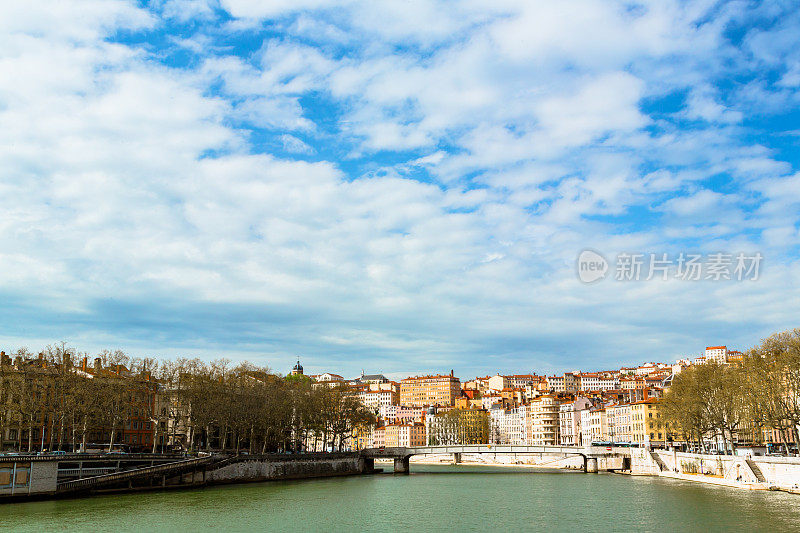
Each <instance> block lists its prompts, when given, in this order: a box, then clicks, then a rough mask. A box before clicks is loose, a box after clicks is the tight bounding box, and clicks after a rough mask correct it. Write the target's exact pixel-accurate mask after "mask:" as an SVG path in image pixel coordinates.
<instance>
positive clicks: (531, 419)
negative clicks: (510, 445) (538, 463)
mask: <svg viewBox="0 0 800 533" xmlns="http://www.w3.org/2000/svg"><path fill="white" fill-rule="evenodd" d="M560 403H561V402H559V401H558V400H557V399H556V397H555V396H553V395H552V394H545V395H543V396H539V397H538V398H535V399H533V400H531V401H530V403H529V404H528V406H527V407H528V408H527V409H526V410H525V432H526V437H527V442H528V444H532V445H544V446H547V445H549V446H555V445H557V444H558V442H559V439H558V428H559V420H558V418H559V416H558V415H559V406H560Z"/></svg>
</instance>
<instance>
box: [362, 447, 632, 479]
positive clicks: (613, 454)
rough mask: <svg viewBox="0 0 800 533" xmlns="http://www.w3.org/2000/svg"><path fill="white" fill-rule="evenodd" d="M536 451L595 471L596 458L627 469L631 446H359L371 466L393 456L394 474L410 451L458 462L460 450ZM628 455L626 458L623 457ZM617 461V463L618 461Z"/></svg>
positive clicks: (405, 470) (405, 462)
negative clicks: (579, 459)
mask: <svg viewBox="0 0 800 533" xmlns="http://www.w3.org/2000/svg"><path fill="white" fill-rule="evenodd" d="M465 453H466V454H478V453H487V454H539V455H556V456H562V457H569V456H580V457H582V458H583V471H584V472H590V473H594V472H597V471H598V470H599V468H598V460H605V461H604V462H605V463H606V464H607V465H608V462H609V461H608V460H609V459H618V461H614V463H615V465H614V466H617V468H609V467H608V466H607V467H606V468H605V470H613V469H625V468H626V467H627V468H628V469H630V457H631V451H630V448H616V447H606V446H586V447H583V446H527V445H517V444H463V445H460V444H452V445H447V446H417V447H409V448H403V447H400V448H366V449H364V450H361V455H362V456H363V457H364V458H365V460H366V461H368V466H374V463H375V459H394V471H395V473H397V474H407V473H408V470H409V459H410V458H411V456H413V455H427V454H452V455H453V459H454V462H455V463H460V462H461V456H462V454H465ZM626 459H627V460H626ZM617 463H618V465H617Z"/></svg>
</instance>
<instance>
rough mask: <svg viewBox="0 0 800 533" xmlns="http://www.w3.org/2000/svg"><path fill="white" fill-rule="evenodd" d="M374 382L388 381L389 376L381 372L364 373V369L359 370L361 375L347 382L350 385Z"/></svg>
mask: <svg viewBox="0 0 800 533" xmlns="http://www.w3.org/2000/svg"><path fill="white" fill-rule="evenodd" d="M376 383H389V378H387V377H386V376H384V375H383V374H364V371H363V370H362V371H361V375H360V376H359V377H357V378H355V379H351V380H350V381H349V384H351V385H364V384H376Z"/></svg>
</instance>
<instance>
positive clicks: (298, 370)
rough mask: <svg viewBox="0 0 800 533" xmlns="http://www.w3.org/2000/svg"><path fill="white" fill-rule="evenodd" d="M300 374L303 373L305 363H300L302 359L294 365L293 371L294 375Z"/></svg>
mask: <svg viewBox="0 0 800 533" xmlns="http://www.w3.org/2000/svg"><path fill="white" fill-rule="evenodd" d="M298 374H299V375H301V376H302V375H303V365H301V364H300V359H298V360H297V364H296V365H294V366H293V367H292V372H291V375H292V376H296V375H298Z"/></svg>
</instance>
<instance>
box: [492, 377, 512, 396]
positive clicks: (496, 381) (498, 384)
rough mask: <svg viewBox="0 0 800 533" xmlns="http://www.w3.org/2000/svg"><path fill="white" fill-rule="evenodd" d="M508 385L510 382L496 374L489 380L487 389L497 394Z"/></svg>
mask: <svg viewBox="0 0 800 533" xmlns="http://www.w3.org/2000/svg"><path fill="white" fill-rule="evenodd" d="M510 385H511V381H510V380H509V379H508V378H507V377H506V376H501V375H500V374H497V375H496V376H492V377H490V378H489V382H488V389H489V390H492V391H497V392H499V391H501V390H503V389H507V388H509V387H510Z"/></svg>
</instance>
